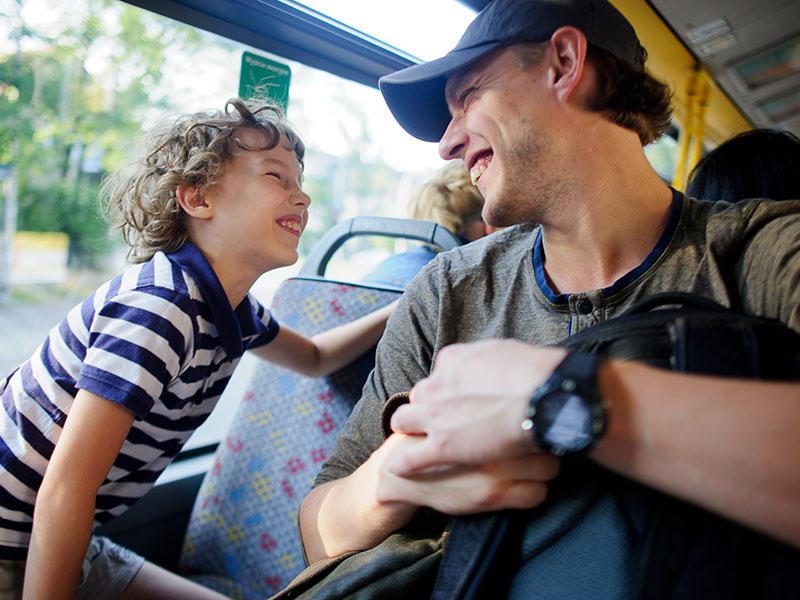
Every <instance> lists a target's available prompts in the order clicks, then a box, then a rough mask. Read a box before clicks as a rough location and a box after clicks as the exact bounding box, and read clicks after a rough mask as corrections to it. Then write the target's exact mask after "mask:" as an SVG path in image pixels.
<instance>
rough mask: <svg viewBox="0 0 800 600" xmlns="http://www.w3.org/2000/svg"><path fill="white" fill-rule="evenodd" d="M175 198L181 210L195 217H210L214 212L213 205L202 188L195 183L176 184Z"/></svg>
mask: <svg viewBox="0 0 800 600" xmlns="http://www.w3.org/2000/svg"><path fill="white" fill-rule="evenodd" d="M175 199H176V200H177V201H178V206H180V207H181V209H183V212H185V213H186V214H187V215H189V216H190V217H194V218H195V219H210V218H211V216H212V215H213V214H214V205H213V204H212V203H211V202H209V200H208V198H207V197H206V195H205V194H203V191H202V189H201V188H200V187H198V186H196V185H184V184H180V185H178V188H177V189H176V190H175Z"/></svg>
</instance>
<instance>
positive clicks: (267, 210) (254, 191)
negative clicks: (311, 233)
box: [209, 129, 311, 276]
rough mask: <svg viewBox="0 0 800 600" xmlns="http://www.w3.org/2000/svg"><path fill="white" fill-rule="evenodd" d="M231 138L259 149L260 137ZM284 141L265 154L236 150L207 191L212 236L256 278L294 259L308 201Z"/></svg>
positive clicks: (244, 133)
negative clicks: (211, 209)
mask: <svg viewBox="0 0 800 600" xmlns="http://www.w3.org/2000/svg"><path fill="white" fill-rule="evenodd" d="M236 137H237V138H238V139H239V140H241V142H242V143H243V144H244V145H246V146H248V147H250V148H258V147H261V146H264V145H265V142H266V139H265V135H264V133H262V132H261V131H259V130H257V129H240V130H238V131H237V132H236ZM284 145H286V140H285V139H282V140H281V142H280V143H279V144H278V145H277V146H276V147H275V148H272V149H271V150H242V149H241V148H239V147H238V146H236V145H233V147H232V151H233V156H232V158H231V159H229V160H228V161H227V162H226V163H225V166H224V168H223V173H222V176H221V177H219V179H218V180H217V183H216V185H214V186H212V188H211V189H210V190H209V193H210V194H211V196H212V198H213V199H214V202H215V204H216V209H215V211H214V220H215V221H216V222H215V223H214V232H215V235H217V236H220V237H222V238H223V239H222V241H223V242H227V243H226V244H225V247H228V248H231V252H235V254H236V256H235V259H236V260H237V261H239V264H240V265H241V267H243V268H248V269H252V270H253V271H255V272H256V276H257V275H260V274H261V273H265V272H266V271H269V270H271V269H274V268H277V267H283V266H286V265H291V264H293V263H294V262H296V261H297V244H298V242H299V240H300V234H301V233H302V232H303V229H304V228H305V226H306V223H307V222H308V210H307V209H308V205H309V204H310V203H311V198H309V197H308V196H307V195H306V194H305V192H303V190H302V187H301V186H302V180H303V172H302V170H301V168H300V163H299V162H298V161H297V157H296V156H295V153H294V151H293V150H287V149H286V148H285V147H284Z"/></svg>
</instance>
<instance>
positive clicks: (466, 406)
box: [387, 340, 566, 477]
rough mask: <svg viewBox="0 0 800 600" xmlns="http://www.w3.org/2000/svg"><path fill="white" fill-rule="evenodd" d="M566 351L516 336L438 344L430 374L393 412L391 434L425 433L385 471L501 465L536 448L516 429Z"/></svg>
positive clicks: (395, 455)
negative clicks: (510, 338) (518, 338)
mask: <svg viewBox="0 0 800 600" xmlns="http://www.w3.org/2000/svg"><path fill="white" fill-rule="evenodd" d="M565 356H566V350H564V349H563V348H544V347H536V346H531V345H529V344H524V343H522V342H517V341H514V340H488V341H482V342H474V343H471V344H455V345H452V346H448V347H446V348H443V349H442V350H440V351H439V353H438V355H437V358H436V363H435V364H434V367H433V370H432V371H431V374H430V376H429V377H428V378H427V379H423V380H422V381H420V382H419V383H418V384H417V385H415V386H414V388H413V389H412V390H411V402H410V403H409V404H406V405H404V406H401V407H400V408H398V409H397V411H396V412H395V414H394V415H393V416H392V421H391V425H392V429H393V430H394V431H395V432H399V433H405V434H409V435H415V436H424V437H421V438H420V439H419V441H418V443H416V444H414V445H413V446H410V447H408V448H404V449H403V450H402V451H400V452H394V453H393V454H392V457H391V459H390V460H389V462H388V463H387V465H388V468H389V470H390V471H392V472H393V473H395V474H397V475H401V476H405V477H407V476H409V475H412V474H415V473H421V472H424V471H426V470H427V469H429V468H431V467H434V466H442V465H447V466H452V465H489V464H502V463H504V462H506V461H514V460H515V459H517V458H519V457H522V456H524V455H528V456H530V454H531V453H532V452H534V451H535V447H534V445H533V441H532V438H531V435H530V432H528V431H524V430H523V429H522V427H521V424H522V421H523V420H524V419H525V416H526V414H527V409H528V402H529V400H530V397H531V395H532V394H533V391H534V390H535V389H536V388H537V387H538V386H539V385H540V384H541V383H543V382H544V380H545V379H547V377H548V376H549V375H550V374H551V373H552V372H553V369H554V368H555V367H556V366H557V365H558V364H559V363H560V362H561V361H562V360H563V359H564V357H565ZM537 456H540V457H541V456H543V455H537ZM526 459H527V457H526Z"/></svg>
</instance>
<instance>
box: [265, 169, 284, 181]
mask: <svg viewBox="0 0 800 600" xmlns="http://www.w3.org/2000/svg"><path fill="white" fill-rule="evenodd" d="M264 175H266V176H267V177H274V178H275V179H278V180H281V179H283V178H282V177H281V174H280V173H276V172H275V171H269V172H267V173H264Z"/></svg>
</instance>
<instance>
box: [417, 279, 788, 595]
mask: <svg viewBox="0 0 800 600" xmlns="http://www.w3.org/2000/svg"><path fill="white" fill-rule="evenodd" d="M557 345H561V346H566V347H569V348H572V349H576V350H581V351H585V352H595V353H599V354H602V355H603V356H606V357H609V358H616V359H622V360H637V361H642V362H645V363H648V364H650V365H653V366H657V367H661V368H666V369H672V370H676V371H683V372H688V373H703V374H713V375H722V376H736V377H745V378H759V379H774V380H797V379H800V334H797V333H795V332H794V331H792V330H790V329H789V328H787V327H786V326H784V325H783V324H781V323H780V322H778V321H776V320H773V319H767V318H761V317H753V316H750V315H746V314H743V313H740V312H737V311H734V310H731V309H728V308H725V307H723V306H721V305H719V304H717V303H715V302H713V301H711V300H708V299H705V298H702V297H699V296H695V295H692V294H685V293H668V294H659V295H655V296H652V297H649V298H647V299H645V300H643V301H642V302H640V303H638V304H637V305H635V306H634V307H632V308H631V309H629V310H628V311H627V312H626V313H625V314H624V315H622V316H620V317H618V318H615V319H610V320H608V321H605V322H602V323H599V324H597V325H595V326H593V327H591V328H589V329H587V330H585V331H583V332H580V333H578V334H576V335H574V336H572V337H570V338H568V339H566V340H564V341H563V342H561V343H560V344H557ZM564 475H566V476H567V478H569V477H572V478H573V480H578V481H581V482H583V481H590V482H592V483H591V485H593V486H596V490H599V492H598V493H599V494H603V493H611V494H614V495H615V496H617V497H618V498H620V499H621V501H622V502H624V503H625V505H626V506H627V507H628V508H629V509H630V510H631V513H632V515H633V517H632V518H633V519H634V520H636V521H637V522H638V524H639V527H640V531H641V535H640V536H639V540H638V543H637V546H636V548H635V551H634V553H633V555H634V556H636V557H637V559H638V564H637V565H636V567H637V575H636V581H635V582H634V595H633V597H634V598H641V599H647V600H661V599H676V598H703V599H704V600H706V599H710V598H720V599H723V598H725V599H728V598H742V599H745V598H746V599H750V598H800V578H798V577H797V573H800V551H798V550H797V549H794V548H791V547H789V546H787V545H784V544H781V543H779V542H776V541H774V540H772V539H769V538H767V537H766V536H763V535H760V534H758V533H756V532H754V531H752V530H749V529H747V528H745V527H742V526H740V525H738V524H736V523H733V522H731V521H728V520H726V519H724V518H721V517H718V516H716V515H713V514H711V513H709V512H707V511H705V510H703V509H701V508H698V507H695V506H693V505H690V504H687V503H685V502H682V501H680V500H677V499H675V498H672V497H670V496H667V495H665V494H661V493H660V492H657V491H655V490H652V489H650V488H647V487H645V486H643V485H640V484H638V483H636V482H632V481H630V480H626V479H624V478H621V477H619V476H616V475H614V474H612V473H610V472H608V471H606V470H605V469H602V468H601V467H599V466H597V465H595V464H594V463H591V462H590V461H588V460H585V459H584V460H581V459H578V460H577V461H575V463H574V464H568V463H565V464H564V469H563V471H562V477H563V476H564ZM557 481H558V480H557ZM557 494H558V492H557V488H556V489H554V490H553V492H552V494H551V501H554V502H557V501H558V496H557ZM533 510H534V511H536V510H537V509H533ZM531 518H537V513H536V512H533V513H531V512H528V513H519V512H514V511H508V512H502V513H495V514H491V515H475V516H470V517H464V518H458V519H456V520H455V522H454V523H453V525H452V528H451V530H450V534H449V540H448V544H447V547H446V550H445V552H444V555H443V558H442V564H441V566H440V569H439V574H438V578H437V582H436V585H435V588H434V592H433V596H432V597H433V598H437V599H441V600H444V599H452V598H476V597H497V595H498V593H501V592H500V590H501V589H502V587H503V584H505V583H507V581H508V577H509V576H510V575H511V574H512V573H510V572H509V571H508V570H507V569H505V568H504V565H505V564H506V563H507V562H508V559H509V557H508V555H507V554H506V553H507V551H508V546H507V545H504V542H505V541H507V540H508V539H509V535H510V534H512V533H513V532H514V531H518V530H519V529H520V527H521V525H522V524H524V522H525V521H526V520H529V519H531ZM571 525H572V524H567V525H565V527H567V526H571Z"/></svg>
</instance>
